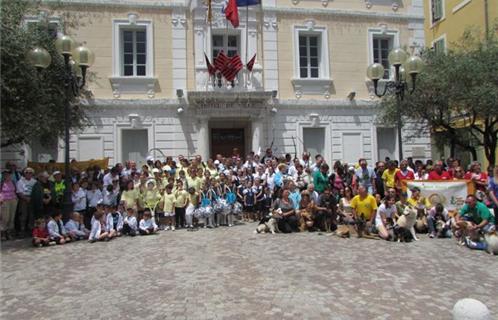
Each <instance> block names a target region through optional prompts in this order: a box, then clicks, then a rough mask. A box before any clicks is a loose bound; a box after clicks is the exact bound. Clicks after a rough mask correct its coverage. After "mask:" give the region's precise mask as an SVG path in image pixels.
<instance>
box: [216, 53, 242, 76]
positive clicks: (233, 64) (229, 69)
mask: <svg viewBox="0 0 498 320" xmlns="http://www.w3.org/2000/svg"><path fill="white" fill-rule="evenodd" d="M243 66H244V65H243V64H242V60H240V56H239V55H238V54H236V55H234V56H233V57H232V58H230V61H229V62H228V63H227V65H226V68H225V69H223V70H221V74H222V75H223V76H224V77H225V79H227V80H228V81H233V79H235V76H236V75H237V73H239V71H240V70H242V68H243Z"/></svg>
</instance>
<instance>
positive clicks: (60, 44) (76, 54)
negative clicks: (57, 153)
mask: <svg viewBox="0 0 498 320" xmlns="http://www.w3.org/2000/svg"><path fill="white" fill-rule="evenodd" d="M55 46H56V48H57V51H58V52H59V53H60V54H61V55H62V56H63V57H64V66H65V69H64V74H63V75H62V77H61V78H62V81H64V87H65V89H66V92H65V93H66V94H65V105H64V143H65V145H64V184H65V189H64V200H63V207H62V212H63V216H64V219H67V218H69V215H70V214H71V212H72V210H73V205H72V201H71V185H72V179H71V167H70V163H69V148H70V146H69V138H70V134H69V128H70V127H71V101H72V100H73V98H74V97H77V96H79V93H80V89H81V88H83V86H84V85H85V78H86V70H87V68H89V67H90V66H91V65H92V64H93V62H94V60H95V56H94V54H93V52H92V51H91V50H90V49H88V48H86V47H84V46H79V47H77V48H76V47H75V42H74V40H73V39H72V38H71V37H70V36H67V35H63V36H61V37H58V38H57V40H56V41H55ZM28 60H29V62H30V63H31V64H32V65H33V66H34V67H36V69H37V70H38V71H41V70H43V69H45V68H47V67H48V66H49V65H50V63H51V62H52V58H51V56H50V54H49V53H48V51H47V50H45V49H44V48H40V47H35V48H33V49H32V50H30V51H29V52H28Z"/></svg>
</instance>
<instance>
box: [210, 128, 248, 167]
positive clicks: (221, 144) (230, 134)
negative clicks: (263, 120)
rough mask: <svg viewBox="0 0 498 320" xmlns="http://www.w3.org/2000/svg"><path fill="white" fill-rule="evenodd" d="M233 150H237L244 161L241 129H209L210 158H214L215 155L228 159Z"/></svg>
mask: <svg viewBox="0 0 498 320" xmlns="http://www.w3.org/2000/svg"><path fill="white" fill-rule="evenodd" d="M234 148H238V149H239V152H240V156H241V157H242V159H244V156H245V155H244V151H245V139H244V129H243V128H237V129H225V128H219V129H218V128H212V129H211V158H214V157H215V156H216V155H217V154H221V155H223V156H224V157H230V156H232V151H233V149H234Z"/></svg>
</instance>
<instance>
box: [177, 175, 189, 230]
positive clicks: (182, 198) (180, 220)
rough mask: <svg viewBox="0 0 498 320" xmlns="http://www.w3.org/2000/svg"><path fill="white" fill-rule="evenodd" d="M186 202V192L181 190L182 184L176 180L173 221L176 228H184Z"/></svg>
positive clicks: (187, 200) (187, 199)
mask: <svg viewBox="0 0 498 320" xmlns="http://www.w3.org/2000/svg"><path fill="white" fill-rule="evenodd" d="M188 202H189V197H188V192H187V191H185V190H184V189H183V182H182V181H181V180H178V182H177V183H176V191H175V221H176V227H177V228H181V227H184V226H185V209H186V208H187V205H188Z"/></svg>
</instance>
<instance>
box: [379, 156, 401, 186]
mask: <svg viewBox="0 0 498 320" xmlns="http://www.w3.org/2000/svg"><path fill="white" fill-rule="evenodd" d="M396 171H398V168H396V163H395V162H394V161H392V160H390V161H388V162H387V170H384V172H383V173H382V181H384V190H388V189H389V188H395V180H394V179H395V176H396Z"/></svg>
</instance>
